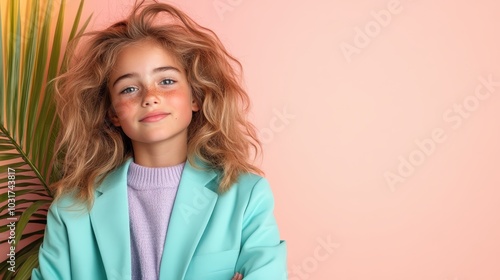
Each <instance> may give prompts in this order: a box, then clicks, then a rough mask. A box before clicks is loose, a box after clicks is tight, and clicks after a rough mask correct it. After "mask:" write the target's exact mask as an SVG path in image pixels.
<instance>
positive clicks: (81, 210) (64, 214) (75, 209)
mask: <svg viewBox="0 0 500 280" xmlns="http://www.w3.org/2000/svg"><path fill="white" fill-rule="evenodd" d="M88 214H89V209H88V207H87V204H86V203H85V202H82V201H80V200H79V199H77V198H76V196H75V195H74V194H73V193H69V194H63V195H61V196H60V197H58V198H56V199H54V201H52V204H51V205H50V207H49V216H51V217H53V218H56V219H60V220H67V219H75V218H81V217H84V216H88Z"/></svg>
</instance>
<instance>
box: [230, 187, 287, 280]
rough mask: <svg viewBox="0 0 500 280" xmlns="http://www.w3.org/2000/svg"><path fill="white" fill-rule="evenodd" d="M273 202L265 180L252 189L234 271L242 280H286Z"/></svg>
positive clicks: (284, 259) (284, 262) (284, 256)
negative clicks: (241, 275)
mask: <svg viewBox="0 0 500 280" xmlns="http://www.w3.org/2000/svg"><path fill="white" fill-rule="evenodd" d="M273 210H274V198H273V194H272V192H271V188H270V187H269V183H268V181H267V180H266V179H265V178H262V179H260V180H259V181H258V182H257V183H256V184H255V186H254V188H253V190H252V193H251V194H250V199H249V202H248V205H247V208H246V210H245V213H244V217H243V227H242V240H241V251H240V255H239V257H238V261H237V263H236V271H238V272H240V273H241V274H243V277H244V279H245V280H259V279H273V280H279V279H287V265H286V254H287V252H286V243H285V241H283V240H280V237H279V231H278V226H277V224H276V219H275V218H274V213H273Z"/></svg>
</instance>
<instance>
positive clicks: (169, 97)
mask: <svg viewBox="0 0 500 280" xmlns="http://www.w3.org/2000/svg"><path fill="white" fill-rule="evenodd" d="M86 35H87V36H84V38H87V37H88V39H86V41H82V40H84V38H80V42H84V44H83V45H82V46H81V47H80V46H79V47H78V48H77V47H76V46H75V44H76V43H72V44H70V46H69V47H70V51H71V53H72V59H71V60H70V61H69V64H68V70H67V71H66V72H65V73H64V74H62V75H60V76H59V77H58V78H57V79H56V80H55V86H56V92H57V104H58V106H57V108H58V114H59V117H60V118H61V120H62V127H61V131H60V135H59V138H58V142H57V151H58V154H59V155H60V156H59V157H60V159H61V160H60V161H59V162H60V164H59V165H57V166H56V167H57V168H59V169H60V170H61V173H62V175H63V176H62V179H61V180H59V181H58V182H56V183H54V184H53V185H52V186H51V188H52V189H53V193H54V195H55V198H56V199H55V201H54V203H53V204H52V205H51V207H50V209H49V213H48V217H47V227H46V230H45V237H44V241H43V244H42V246H41V247H40V251H39V268H36V269H34V270H33V273H32V278H33V279H49V280H57V279H64V280H67V279H77V280H78V279H89V280H90V279H92V280H95V279H117V280H124V279H168V280H170V279H172V280H179V279H197V280H198V279H214V280H215V279H216V280H220V279H228V280H229V279H235V280H241V279H243V277H244V279H245V280H252V279H256V280H257V279H258V280H262V279H272V280H275V279H286V278H287V273H286V244H285V242H284V241H282V240H280V236H279V232H278V228H277V225H276V220H275V218H274V214H273V206H274V203H273V195H272V192H271V189H270V187H269V184H268V181H267V180H266V179H265V178H263V177H261V176H260V175H257V174H262V172H261V170H260V169H259V168H257V167H255V166H253V165H252V164H250V163H249V162H248V161H247V158H248V157H249V155H250V152H251V150H252V149H253V150H255V151H257V148H258V147H260V142H259V140H258V139H257V137H256V133H255V128H254V126H253V125H252V124H251V123H249V122H248V121H247V120H246V116H245V114H246V113H247V112H248V108H249V98H248V96H247V94H246V92H245V91H244V90H243V89H242V87H241V85H240V83H239V74H238V72H237V71H236V70H235V68H234V66H237V67H238V68H236V69H241V68H240V67H241V65H240V64H239V62H238V61H237V60H236V59H234V58H233V57H232V56H231V55H229V54H228V52H227V51H226V49H225V48H224V47H223V46H222V44H221V42H220V41H219V39H218V38H217V36H216V35H215V34H214V33H213V32H212V31H210V30H209V29H206V28H204V27H201V26H200V25H198V24H196V23H195V22H194V21H193V20H192V19H190V18H189V17H188V16H187V15H186V14H184V13H183V12H181V11H179V10H178V9H176V8H174V7H172V6H171V5H168V4H164V3H157V2H153V3H144V1H143V2H141V3H139V4H138V5H135V7H134V9H133V12H132V13H131V14H130V16H129V17H128V18H127V19H125V20H123V21H120V22H117V23H115V24H113V25H112V26H110V27H109V28H107V29H105V30H102V31H95V32H90V33H87V34H86ZM75 42H76V41H75ZM82 206H83V207H82Z"/></svg>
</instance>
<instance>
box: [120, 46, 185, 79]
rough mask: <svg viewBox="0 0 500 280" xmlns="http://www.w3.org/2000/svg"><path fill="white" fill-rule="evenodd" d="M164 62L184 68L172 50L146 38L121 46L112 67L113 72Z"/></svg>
mask: <svg viewBox="0 0 500 280" xmlns="http://www.w3.org/2000/svg"><path fill="white" fill-rule="evenodd" d="M164 64H168V65H170V66H175V67H177V68H179V69H180V68H182V67H180V66H181V63H180V61H179V59H178V57H177V56H176V54H175V53H174V52H173V51H172V50H170V49H167V48H166V47H164V46H162V45H161V44H160V43H159V42H156V41H153V40H151V39H144V40H141V41H137V42H132V43H129V44H127V45H125V46H123V47H121V49H120V50H119V51H118V54H117V56H116V60H115V62H114V64H113V66H112V68H111V72H112V73H111V74H113V72H116V71H127V69H128V68H137V67H139V66H141V65H144V66H150V67H154V66H166V65H164ZM129 70H130V69H129Z"/></svg>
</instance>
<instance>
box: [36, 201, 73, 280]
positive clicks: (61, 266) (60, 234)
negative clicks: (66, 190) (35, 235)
mask: <svg viewBox="0 0 500 280" xmlns="http://www.w3.org/2000/svg"><path fill="white" fill-rule="evenodd" d="M38 263H39V267H38V268H35V269H33V272H32V274H31V279H32V280H38V279H46V280H59V279H61V280H64V279H71V273H70V270H69V268H70V260H69V248H68V235H67V231H66V226H65V225H64V222H63V221H62V220H61V216H60V215H59V212H58V209H57V203H56V202H54V203H52V205H51V206H50V208H49V212H48V214H47V226H46V227H45V235H44V238H43V243H42V245H41V246H40V251H39V253H38Z"/></svg>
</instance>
